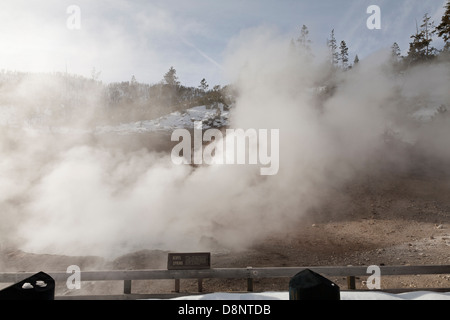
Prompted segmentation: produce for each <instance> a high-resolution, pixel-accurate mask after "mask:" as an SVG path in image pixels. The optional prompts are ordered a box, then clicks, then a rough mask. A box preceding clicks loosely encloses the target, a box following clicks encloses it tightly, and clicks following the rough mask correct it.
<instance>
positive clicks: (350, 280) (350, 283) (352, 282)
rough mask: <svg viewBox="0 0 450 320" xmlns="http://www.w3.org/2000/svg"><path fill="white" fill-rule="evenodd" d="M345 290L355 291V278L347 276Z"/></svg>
mask: <svg viewBox="0 0 450 320" xmlns="http://www.w3.org/2000/svg"><path fill="white" fill-rule="evenodd" d="M347 288H348V289H349V290H356V281H355V276H348V277H347Z"/></svg>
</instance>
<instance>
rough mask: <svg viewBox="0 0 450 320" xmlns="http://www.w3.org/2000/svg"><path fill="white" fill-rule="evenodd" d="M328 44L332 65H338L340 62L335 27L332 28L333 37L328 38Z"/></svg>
mask: <svg viewBox="0 0 450 320" xmlns="http://www.w3.org/2000/svg"><path fill="white" fill-rule="evenodd" d="M327 45H328V48H329V50H330V55H331V57H330V58H331V59H330V61H331V65H332V66H333V67H336V66H337V65H338V63H339V53H338V52H337V49H338V47H337V42H336V38H335V37H334V29H333V30H331V39H328V40H327Z"/></svg>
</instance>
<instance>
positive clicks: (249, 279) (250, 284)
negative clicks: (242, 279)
mask: <svg viewBox="0 0 450 320" xmlns="http://www.w3.org/2000/svg"><path fill="white" fill-rule="evenodd" d="M252 269H253V268H252V267H247V271H248V277H247V291H248V292H253V277H252Z"/></svg>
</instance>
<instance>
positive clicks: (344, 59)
mask: <svg viewBox="0 0 450 320" xmlns="http://www.w3.org/2000/svg"><path fill="white" fill-rule="evenodd" d="M339 49H340V53H339V60H341V63H342V68H343V69H344V70H347V69H348V47H347V44H346V43H345V41H344V40H342V41H341V45H340V46H339Z"/></svg>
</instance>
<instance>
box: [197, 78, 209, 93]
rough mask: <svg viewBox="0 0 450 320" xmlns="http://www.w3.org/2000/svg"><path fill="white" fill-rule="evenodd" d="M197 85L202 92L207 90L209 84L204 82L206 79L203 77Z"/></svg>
mask: <svg viewBox="0 0 450 320" xmlns="http://www.w3.org/2000/svg"><path fill="white" fill-rule="evenodd" d="M198 87H199V89H200V90H202V91H203V92H206V91H208V88H209V84H208V83H207V82H206V79H205V78H203V79H202V81H200V85H199V86H198Z"/></svg>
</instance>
